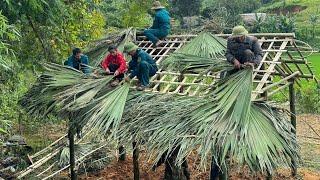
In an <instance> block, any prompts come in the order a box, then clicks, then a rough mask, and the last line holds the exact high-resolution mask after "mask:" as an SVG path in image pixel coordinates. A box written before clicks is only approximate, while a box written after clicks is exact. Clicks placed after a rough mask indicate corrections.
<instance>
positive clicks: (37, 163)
mask: <svg viewBox="0 0 320 180" xmlns="http://www.w3.org/2000/svg"><path fill="white" fill-rule="evenodd" d="M61 149H62V147H59V148H58V149H56V150H55V151H54V152H52V153H50V154H48V155H47V156H45V157H43V158H42V159H40V160H39V161H37V162H36V163H34V164H32V165H31V166H29V167H28V168H27V169H26V170H24V171H22V172H20V174H19V175H18V177H17V179H21V178H23V177H25V176H26V175H28V174H29V173H31V172H32V171H34V170H35V169H37V168H38V167H40V166H41V165H43V164H44V163H46V162H47V161H48V160H50V159H51V158H52V157H54V156H55V155H57V154H58V153H59V152H60V150H61Z"/></svg>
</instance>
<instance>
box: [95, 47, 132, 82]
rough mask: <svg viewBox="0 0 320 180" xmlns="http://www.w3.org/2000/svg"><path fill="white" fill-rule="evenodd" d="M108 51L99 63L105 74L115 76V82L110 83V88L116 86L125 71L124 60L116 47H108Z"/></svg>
mask: <svg viewBox="0 0 320 180" xmlns="http://www.w3.org/2000/svg"><path fill="white" fill-rule="evenodd" d="M108 51H109V54H108V55H107V56H106V58H105V59H104V60H103V61H102V62H101V66H102V68H103V69H104V70H105V71H106V73H107V74H111V75H114V76H115V80H114V81H113V82H112V83H111V86H117V85H118V84H119V82H120V81H121V80H122V79H123V78H124V73H125V72H126V71H127V64H126V60H125V58H124V56H123V54H122V53H121V52H120V51H118V50H117V48H116V46H113V45H112V46H109V48H108Z"/></svg>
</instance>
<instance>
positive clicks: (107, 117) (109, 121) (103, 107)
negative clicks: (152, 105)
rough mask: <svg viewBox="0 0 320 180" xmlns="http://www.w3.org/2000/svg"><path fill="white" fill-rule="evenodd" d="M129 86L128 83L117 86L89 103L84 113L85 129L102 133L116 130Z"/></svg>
mask: <svg viewBox="0 0 320 180" xmlns="http://www.w3.org/2000/svg"><path fill="white" fill-rule="evenodd" d="M129 86H130V85H129V84H128V83H125V84H123V85H121V86H118V87H117V88H115V89H113V90H112V91H110V92H108V93H106V94H105V95H102V96H101V97H99V98H97V99H95V100H93V101H92V102H91V103H90V105H91V107H90V108H89V109H88V111H87V112H86V113H85V118H84V119H85V120H86V121H87V122H86V123H85V124H86V129H87V130H92V129H94V130H97V131H99V132H101V133H103V134H107V133H108V132H110V131H111V130H112V131H113V132H114V133H116V132H117V130H118V128H119V125H120V123H121V118H122V114H123V111H124V107H125V103H126V99H127V96H128V93H129ZM90 105H89V106H90ZM114 135H116V134H114Z"/></svg>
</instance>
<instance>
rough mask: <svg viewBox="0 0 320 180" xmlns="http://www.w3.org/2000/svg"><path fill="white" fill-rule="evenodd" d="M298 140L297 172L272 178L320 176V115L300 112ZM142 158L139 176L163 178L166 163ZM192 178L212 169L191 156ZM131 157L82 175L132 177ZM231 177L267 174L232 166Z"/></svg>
mask: <svg viewBox="0 0 320 180" xmlns="http://www.w3.org/2000/svg"><path fill="white" fill-rule="evenodd" d="M297 119H298V120H297V127H298V128H297V134H298V141H299V144H300V146H301V157H302V160H303V162H302V164H300V167H299V169H298V176H297V177H296V178H293V177H291V171H290V169H279V170H277V172H276V173H275V174H274V176H273V179H275V180H283V179H288V180H290V179H292V180H294V179H305V180H320V136H319V135H320V115H301V116H299V117H298V118H297ZM141 154H142V157H141V160H140V179H142V180H160V179H163V173H164V167H163V166H161V167H159V168H158V169H157V170H156V171H152V170H151V164H150V163H149V164H148V163H145V161H144V160H143V159H144V156H143V153H141ZM188 163H189V170H190V173H191V179H193V180H204V179H209V170H208V171H206V172H202V171H200V170H198V169H197V166H196V163H194V162H192V160H190V159H188ZM132 169H133V165H132V158H131V157H127V160H126V161H124V162H118V161H114V162H112V163H111V164H110V165H108V166H107V167H105V168H104V169H103V170H101V171H99V172H95V173H89V174H87V175H82V176H81V178H80V179H83V180H84V179H86V180H130V179H133V172H132ZM229 177H230V179H232V180H240V179H241V180H246V179H265V176H264V175H261V174H256V175H254V174H252V173H250V172H249V171H248V170H247V169H246V168H244V169H243V168H241V169H239V168H238V167H232V168H231V171H230V173H229Z"/></svg>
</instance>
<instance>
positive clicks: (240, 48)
mask: <svg viewBox="0 0 320 180" xmlns="http://www.w3.org/2000/svg"><path fill="white" fill-rule="evenodd" d="M262 56H263V53H262V49H261V45H260V44H259V42H258V39H257V38H256V37H253V36H248V31H247V30H246V29H245V27H243V26H236V27H234V28H233V30H232V35H231V36H230V37H229V38H228V41H227V51H226V58H227V61H228V62H230V63H232V64H233V65H234V68H235V70H237V69H240V67H241V65H242V64H244V65H251V66H256V65H259V64H260V62H261V60H262Z"/></svg>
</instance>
